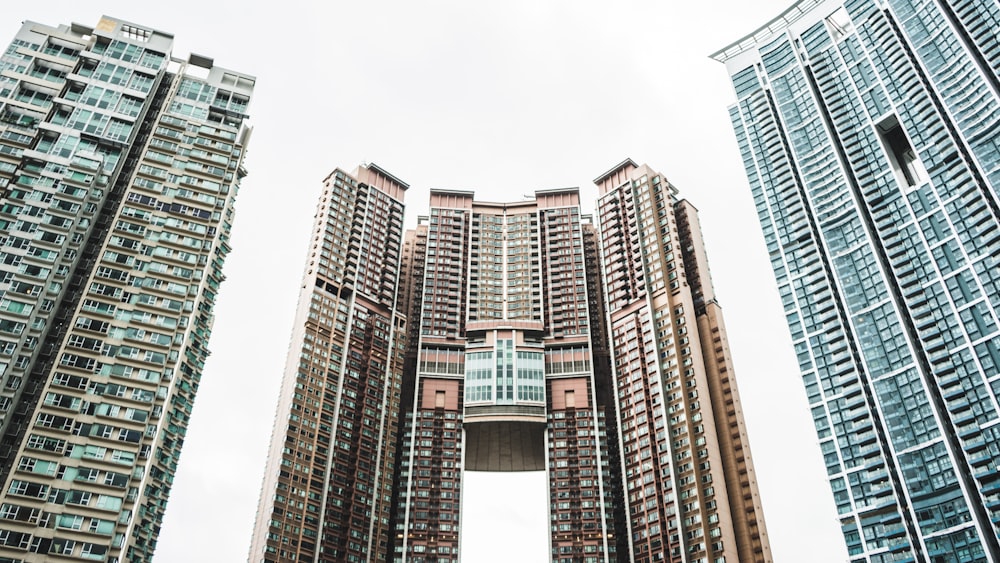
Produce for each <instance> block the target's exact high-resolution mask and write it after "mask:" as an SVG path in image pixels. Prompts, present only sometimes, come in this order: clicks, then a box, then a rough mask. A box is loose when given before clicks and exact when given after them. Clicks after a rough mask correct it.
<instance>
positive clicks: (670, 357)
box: [250, 160, 771, 563]
mask: <svg viewBox="0 0 1000 563" xmlns="http://www.w3.org/2000/svg"><path fill="white" fill-rule="evenodd" d="M596 183H597V185H598V189H599V191H600V201H599V204H598V206H599V213H600V226H598V225H597V224H595V222H594V221H593V217H592V216H590V215H586V214H584V213H583V212H582V210H581V206H580V194H579V190H578V189H577V188H564V189H551V190H539V191H536V192H535V193H534V196H533V197H528V198H525V199H523V200H521V201H514V202H490V201H480V200H477V199H475V194H474V193H473V192H470V191H457V190H439V189H435V190H431V191H430V212H429V214H428V215H427V216H426V217H421V218H420V219H419V221H418V225H417V227H416V228H415V229H413V230H411V231H408V232H407V233H405V234H404V233H403V231H402V224H403V222H402V213H403V203H402V201H403V195H404V192H405V191H406V189H407V185H406V184H405V183H404V182H402V181H400V180H398V179H396V178H395V177H393V176H392V175H391V174H389V173H388V172H386V171H385V170H383V169H381V168H379V167H378V166H376V165H374V164H371V165H367V166H362V167H359V168H358V169H357V170H355V171H354V172H353V173H346V172H344V171H341V170H337V171H335V172H334V173H333V174H331V175H330V177H329V178H328V179H327V180H326V185H325V188H326V189H325V190H324V192H323V195H322V196H321V201H320V204H319V208H318V211H317V216H316V221H315V227H314V236H313V240H312V249H311V253H310V258H309V264H308V266H307V267H306V272H305V277H304V281H303V284H302V290H301V291H302V293H301V297H300V301H299V310H298V317H297V319H296V326H295V329H294V330H295V332H294V333H293V336H292V345H291V347H290V348H289V358H288V364H287V366H286V372H285V379H284V383H283V388H282V396H281V399H280V402H279V407H278V415H277V417H276V419H275V426H274V434H273V436H272V441H271V451H270V457H269V461H268V466H267V470H266V474H265V480H264V487H263V490H262V492H261V501H260V507H259V511H258V514H257V524H256V527H255V531H254V537H253V541H252V545H251V553H250V560H251V561H253V562H254V563H278V562H281V563H285V562H289V563H290V562H292V561H303V560H310V561H326V560H328V561H348V562H358V563H360V562H364V561H373V562H374V561H398V562H413V563H417V562H432V561H433V562H436V563H448V562H451V563H454V562H457V561H458V559H459V554H460V549H461V544H460V537H461V520H462V481H463V475H464V472H465V471H545V472H546V478H547V482H548V491H549V498H548V501H549V502H548V517H549V530H548V532H549V533H548V536H549V544H548V547H549V553H548V556H549V559H550V560H551V561H555V562H559V563H577V562H585V563H598V562H611V561H635V562H638V563H653V562H660V561H662V562H677V563H682V562H684V563H689V562H695V561H701V562H712V563H716V562H723V561H729V562H736V561H744V562H748V563H749V562H760V563H766V562H769V561H771V554H770V548H769V545H768V542H767V533H766V530H765V527H764V521H763V514H762V512H761V506H760V498H759V495H758V493H757V487H756V479H755V477H754V474H753V464H752V460H751V458H750V453H749V446H748V444H747V441H746V430H745V428H744V425H743V417H742V411H741V408H740V401H739V394H738V392H737V390H736V386H735V381H734V380H733V375H732V364H731V360H730V358H729V348H728V344H727V341H726V334H725V327H724V326H723V324H722V319H721V311H720V309H719V305H718V303H717V302H716V300H715V296H714V293H713V291H712V287H711V279H710V277H709V275H708V264H707V262H706V258H705V252H704V246H703V245H702V240H701V233H700V229H699V228H698V221H697V211H696V210H695V208H694V206H692V205H691V204H690V203H689V202H687V201H686V200H683V199H679V198H678V197H677V191H676V189H675V188H674V187H673V186H672V185H671V184H670V183H669V182H667V180H666V178H665V177H664V176H663V175H662V174H659V173H657V172H655V171H654V170H652V169H650V168H649V167H647V166H644V165H643V166H639V165H637V164H635V163H634V162H632V161H631V160H626V161H624V162H622V163H620V164H619V165H618V166H616V167H614V168H613V169H611V170H610V171H608V172H607V173H606V174H604V175H602V176H601V177H600V178H598V179H597V180H596Z"/></svg>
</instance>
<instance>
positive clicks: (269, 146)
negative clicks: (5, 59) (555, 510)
mask: <svg viewBox="0 0 1000 563" xmlns="http://www.w3.org/2000/svg"><path fill="white" fill-rule="evenodd" d="M10 4H13V5H5V7H4V17H3V18H2V19H0V26H2V27H0V42H3V44H4V45H6V44H7V42H9V41H10V39H12V38H13V35H14V33H15V31H16V30H17V29H18V27H19V26H20V24H21V22H22V21H24V20H32V21H37V22H40V23H45V24H50V25H57V24H60V23H66V24H68V23H71V22H78V23H81V24H85V25H89V26H93V25H95V24H96V23H97V21H98V20H99V19H100V17H101V15H102V14H107V15H109V16H113V17H116V18H119V19H123V20H126V21H131V22H133V23H137V24H141V25H145V26H149V27H153V28H156V29H160V30H163V31H166V32H170V33H173V34H174V35H175V37H176V42H175V50H174V55H175V56H179V57H186V56H187V55H188V54H189V53H191V52H195V53H198V54H203V55H207V56H210V57H212V58H214V59H215V63H216V65H217V66H222V67H226V68H231V69H233V70H238V71H241V72H246V73H249V74H253V75H255V76H257V88H256V91H255V94H254V99H253V101H252V104H251V107H250V114H251V123H252V124H253V126H254V129H255V130H254V135H253V138H252V140H251V143H250V149H249V154H248V157H247V161H246V164H247V168H248V169H249V171H250V175H249V176H248V177H247V178H246V179H245V181H244V182H243V187H242V189H241V192H240V195H239V198H238V199H237V219H236V223H235V229H234V232H233V239H232V244H233V248H234V250H233V252H232V254H231V255H230V256H229V259H228V261H227V262H226V266H225V273H226V276H227V278H228V279H227V281H226V283H225V284H224V285H223V288H222V292H221V294H220V296H219V300H218V305H217V307H216V322H215V329H214V333H213V335H212V341H211V346H210V348H211V350H212V356H211V358H210V360H209V361H208V363H207V365H206V368H205V372H204V375H203V379H202V384H201V389H200V391H199V394H198V397H197V401H196V403H195V409H194V415H193V417H192V420H191V426H190V429H189V431H188V435H187V440H186V442H185V445H184V450H183V455H182V457H181V460H180V467H179V470H178V473H177V477H176V480H175V481H174V490H173V493H172V495H171V498H170V503H169V505H168V508H167V513H166V519H165V521H164V526H163V530H162V532H161V534H160V540H159V546H158V550H157V555H156V558H155V561H156V563H171V562H175V561H177V562H181V561H183V562H185V563H188V562H212V563H214V562H228V561H234V562H238V561H244V560H246V558H247V549H248V546H249V542H250V535H251V529H252V526H253V519H254V514H255V511H256V506H257V500H258V494H259V490H260V483H261V478H262V474H263V469H264V459H265V455H266V450H267V445H268V440H269V436H270V432H271V426H272V420H273V416H274V408H275V404H276V400H277V392H278V385H279V381H280V378H281V374H282V372H283V369H284V363H285V354H286V351H287V346H288V339H289V335H290V333H291V324H292V317H293V313H294V308H295V301H296V297H297V293H298V290H299V285H300V283H299V282H300V281H301V275H302V271H303V264H304V260H305V255H306V248H307V243H308V237H309V228H310V226H311V221H312V216H313V211H314V209H315V203H316V200H317V197H318V195H319V193H320V188H321V181H322V179H323V178H324V177H325V176H326V175H327V174H328V173H329V172H330V171H331V170H333V168H335V167H342V168H345V169H347V170H352V169H353V168H354V167H355V166H356V165H358V164H359V163H361V162H364V161H367V162H375V163H377V164H379V165H380V166H382V167H383V168H385V169H387V170H389V171H390V172H392V173H393V174H394V175H396V176H398V177H399V178H401V179H403V180H405V181H406V182H408V183H409V184H410V185H411V186H412V187H411V189H410V190H409V191H408V192H407V196H406V197H407V204H408V213H407V215H408V219H407V222H408V224H410V225H412V224H413V223H414V222H415V219H416V216H417V215H418V214H422V213H425V212H426V209H427V200H428V190H429V189H431V188H457V189H473V190H475V191H476V195H477V198H479V199H486V200H495V201H496V200H499V201H504V200H517V199H520V198H521V196H522V194H525V193H531V192H533V191H534V190H536V189H545V188H557V187H565V186H579V187H580V188H581V190H582V193H583V196H584V201H585V202H586V204H585V212H587V211H590V210H592V205H593V200H594V197H595V195H596V188H594V186H593V184H592V180H593V178H595V177H597V176H598V175H600V174H601V173H603V172H604V171H606V170H607V169H608V168H610V167H611V166H613V165H614V164H616V163H618V162H620V161H621V160H622V159H624V158H626V157H631V158H632V159H633V160H635V161H636V162H639V163H648V164H649V165H650V166H651V167H653V168H654V169H655V170H658V171H660V172H662V173H664V174H665V175H666V176H667V177H668V178H669V179H670V180H671V182H673V183H674V184H676V185H677V186H678V188H679V189H680V190H681V196H682V197H686V198H688V199H690V200H691V201H692V202H693V203H694V204H695V205H696V206H697V207H698V208H699V210H700V212H701V220H702V227H703V230H704V234H705V239H706V244H707V247H708V252H709V260H710V263H711V266H712V275H713V278H714V281H715V286H716V290H717V294H718V298H719V301H720V302H721V304H722V306H723V307H724V312H725V315H726V323H727V326H728V329H729V336H730V339H731V342H730V344H731V347H732V352H733V357H734V361H735V367H736V379H737V382H738V384H739V388H740V393H741V395H742V398H743V406H744V413H745V416H746V420H747V424H748V428H749V436H750V445H751V451H752V454H753V458H754V463H755V466H756V469H757V475H758V479H759V487H760V491H761V495H762V499H763V505H764V515H765V519H766V523H767V528H768V532H769V534H770V541H771V548H772V550H773V553H774V557H775V560H776V561H778V562H782V563H783V562H790V563H794V562H798V561H804V560H808V561H810V562H814V563H825V562H839V561H845V560H846V559H847V554H846V550H845V548H844V545H843V539H842V537H841V535H840V530H839V526H838V524H837V518H836V512H835V509H834V506H833V501H832V495H831V493H830V490H829V487H828V485H827V482H826V475H825V470H824V468H823V466H822V463H821V455H820V452H819V448H818V445H817V439H816V435H815V432H814V430H813V427H812V422H811V419H810V417H809V413H808V408H807V403H806V398H805V393H804V391H803V388H802V383H801V380H800V379H799V376H798V370H797V368H796V365H795V361H794V356H793V353H792V347H791V343H790V340H789V336H788V331H787V328H786V325H785V324H784V317H783V313H782V310H781V305H780V303H779V301H778V299H777V292H776V291H775V288H774V285H775V284H774V279H773V276H772V273H771V271H770V266H769V264H768V260H767V256H766V253H765V250H764V244H763V237H762V235H761V233H760V227H759V224H758V223H757V220H756V214H755V211H754V209H753V206H752V201H751V197H750V193H749V188H748V186H747V181H746V178H745V176H744V175H743V171H742V164H741V162H740V159H739V152H738V150H737V147H736V142H735V138H734V135H733V132H732V129H731V127H730V125H729V121H728V114H727V112H726V108H727V106H729V105H730V104H731V103H733V101H734V95H733V93H732V89H731V86H730V84H729V81H728V76H727V75H726V71H725V68H724V66H723V65H722V64H721V63H717V62H715V61H712V60H710V59H709V58H708V55H709V54H710V53H713V52H715V51H716V50H718V49H720V48H722V47H724V46H726V45H728V44H729V43H731V42H733V41H735V40H736V39H738V38H740V37H742V36H743V35H745V34H747V33H749V32H751V31H753V30H754V29H756V28H757V27H759V26H760V25H762V24H764V23H766V22H767V21H768V20H770V19H771V18H773V17H775V16H776V15H778V14H779V13H781V12H782V11H783V10H784V9H785V8H787V7H788V6H789V5H790V4H791V0H743V1H739V0H728V1H712V0H701V1H698V2H690V1H687V2H680V1H677V0H658V1H653V0H649V1H628V0H620V1H618V2H593V1H579V0H577V1H548V0H508V1H506V2H475V1H468V0H466V1H433V2H413V1H410V2H402V1H400V2H385V1H364V2H361V1H358V2H338V1H332V2H316V3H309V2H302V1H299V0H286V1H279V2H252V1H250V2H248V1H235V0H230V1H225V2H210V1H205V0H199V1H191V0H174V1H165V2H143V1H136V0H128V1H118V0H105V1H102V2H93V1H80V0H73V1H70V0H47V1H46V2H38V3H34V2H17V3H10ZM547 502H548V500H547V495H546V488H545V485H544V478H543V476H542V475H541V474H527V475H507V476H498V475H493V474H468V475H467V477H466V486H465V487H464V489H463V504H464V510H465V515H464V519H463V522H462V524H463V532H462V533H463V549H464V551H463V561H464V562H466V563H480V562H490V561H497V562H501V561H502V562H509V561H519V562H521V561H523V562H529V563H531V562H544V561H547V560H548V555H547V550H546V537H547V535H546V534H547V531H546V530H547V523H546V516H545V506H546V503H547ZM734 563H735V562H734Z"/></svg>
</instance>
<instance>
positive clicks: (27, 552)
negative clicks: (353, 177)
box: [0, 17, 254, 563]
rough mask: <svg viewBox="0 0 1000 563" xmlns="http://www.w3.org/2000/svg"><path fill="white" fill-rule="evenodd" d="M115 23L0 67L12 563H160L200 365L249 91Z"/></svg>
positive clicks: (34, 45)
mask: <svg viewBox="0 0 1000 563" xmlns="http://www.w3.org/2000/svg"><path fill="white" fill-rule="evenodd" d="M172 42H173V38H172V36H171V35H170V34H167V33H164V32H162V31H157V30H154V29H152V28H149V27H145V26H141V25H136V24H132V23H128V22H124V21H120V20H116V19H113V18H109V17H104V18H102V19H101V20H100V21H99V22H98V24H97V26H96V27H93V28H91V27H86V26H82V25H79V24H73V25H69V26H59V27H50V26H47V25H42V24H38V23H33V22H25V23H24V25H23V27H22V28H21V30H20V31H19V32H18V34H17V35H16V37H15V38H14V40H13V41H12V42H11V44H10V46H9V47H8V48H7V49H6V50H5V51H4V52H3V54H2V55H0V481H2V489H0V561H3V562H5V563H15V562H21V561H42V560H48V558H49V557H51V558H56V559H59V560H69V561H72V560H90V561H94V560H96V561H108V562H126V561H127V562H139V561H149V560H150V559H151V558H152V553H153V549H154V548H155V546H156V536H157V533H158V532H159V527H160V522H161V520H162V517H163V510H164V507H165V505H166V502H167V496H168V494H169V492H170V486H171V482H172V481H173V476H174V471H175V469H176V465H177V457H178V455H179V453H180V447H181V444H182V442H183V439H184V433H185V430H186V428H187V423H188V418H189V416H190V413H191V404H192V400H193V398H194V394H195V392H196V390H197V388H198V382H199V379H200V377H201V370H202V366H203V364H204V361H205V359H206V357H207V354H208V352H207V348H206V346H207V343H208V338H209V333H210V332H211V327H212V308H213V305H214V302H215V298H216V294H217V292H218V289H219V284H220V283H221V282H222V279H223V276H222V271H221V268H222V262H223V260H224V258H225V256H226V254H227V253H228V251H229V243H228V238H229V231H230V225H231V222H232V213H233V201H234V198H235V197H236V192H237V190H238V187H239V182H240V179H241V178H242V177H243V176H244V175H245V171H244V168H243V165H242V162H243V156H244V150H245V146H246V142H247V139H248V130H247V129H246V128H245V127H244V126H243V121H244V119H245V118H246V111H247V105H248V102H249V100H250V96H251V93H252V90H253V84H254V79H253V78H252V77H250V76H247V75H244V74H240V73H237V72H232V71H229V70H225V69H222V68H219V67H216V66H214V65H213V62H212V60H211V59H208V58H206V57H203V56H198V55H191V57H190V58H189V59H187V60H186V61H183V60H178V59H174V58H172V56H171V45H172Z"/></svg>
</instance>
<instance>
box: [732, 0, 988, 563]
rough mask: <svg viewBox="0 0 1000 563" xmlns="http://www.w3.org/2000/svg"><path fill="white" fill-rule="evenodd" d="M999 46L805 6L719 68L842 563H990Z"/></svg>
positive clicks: (858, 8)
mask: <svg viewBox="0 0 1000 563" xmlns="http://www.w3.org/2000/svg"><path fill="white" fill-rule="evenodd" d="M998 28H1000V4H998V3H997V2H996V0H964V1H963V0H847V1H816V0H804V1H802V2H799V3H797V4H795V5H793V6H792V7H791V8H789V9H788V10H786V11H785V12H784V13H783V14H782V15H781V16H779V17H778V18H776V19H775V20H773V21H771V22H769V23H768V24H767V25H765V26H764V27H762V28H760V29H759V30H758V31H755V32H754V33H752V34H751V35H748V36H747V37H746V38H744V39H741V40H740V41H738V42H736V43H734V44H733V45H731V46H730V47H727V48H725V49H723V50H722V51H720V52H719V53H717V54H715V55H714V57H715V58H716V59H718V60H720V61H723V62H725V64H726V67H727V69H728V71H729V73H730V74H731V76H732V81H733V86H734V88H735V92H736V97H737V103H736V104H735V105H734V106H733V107H732V108H731V109H730V116H731V118H732V122H733V126H734V128H735V130H736V137H737V140H738V142H739V147H740V151H741V153H742V157H743V163H744V166H745V169H746V173H747V176H748V178H749V180H750V187H751V190H752V192H753V197H754V201H755V203H756V207H757V212H758V215H759V218H760V221H761V225H762V227H763V231H764V237H765V240H766V243H767V248H768V252H769V254H770V259H771V264H772V266H773V268H774V272H775V276H776V278H777V282H778V287H779V291H780V295H781V299H782V301H783V303H784V307H785V313H786V316H787V319H788V326H789V328H790V330H791V335H792V339H793V341H794V345H795V353H796V354H797V356H798V361H799V365H800V368H801V371H802V378H803V381H804V383H805V387H806V392H807V395H808V398H809V403H810V406H811V409H812V415H813V419H814V421H815V425H816V430H817V432H818V434H819V439H820V446H821V448H822V453H823V456H824V459H825V462H826V467H827V471H828V474H829V481H830V485H831V487H832V489H833V493H834V498H835V501H836V505H837V510H838V512H839V517H840V523H841V527H842V530H843V533H844V537H845V539H846V542H847V546H848V551H849V553H850V556H851V560H852V561H857V562H861V561H872V562H885V561H922V562H942V561H963V562H964V561H1000V542H998V530H1000V528H998V523H1000V404H998V394H1000V195H998V189H1000V79H998V72H1000V43H998V40H997V37H998V36H997V29H998Z"/></svg>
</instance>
